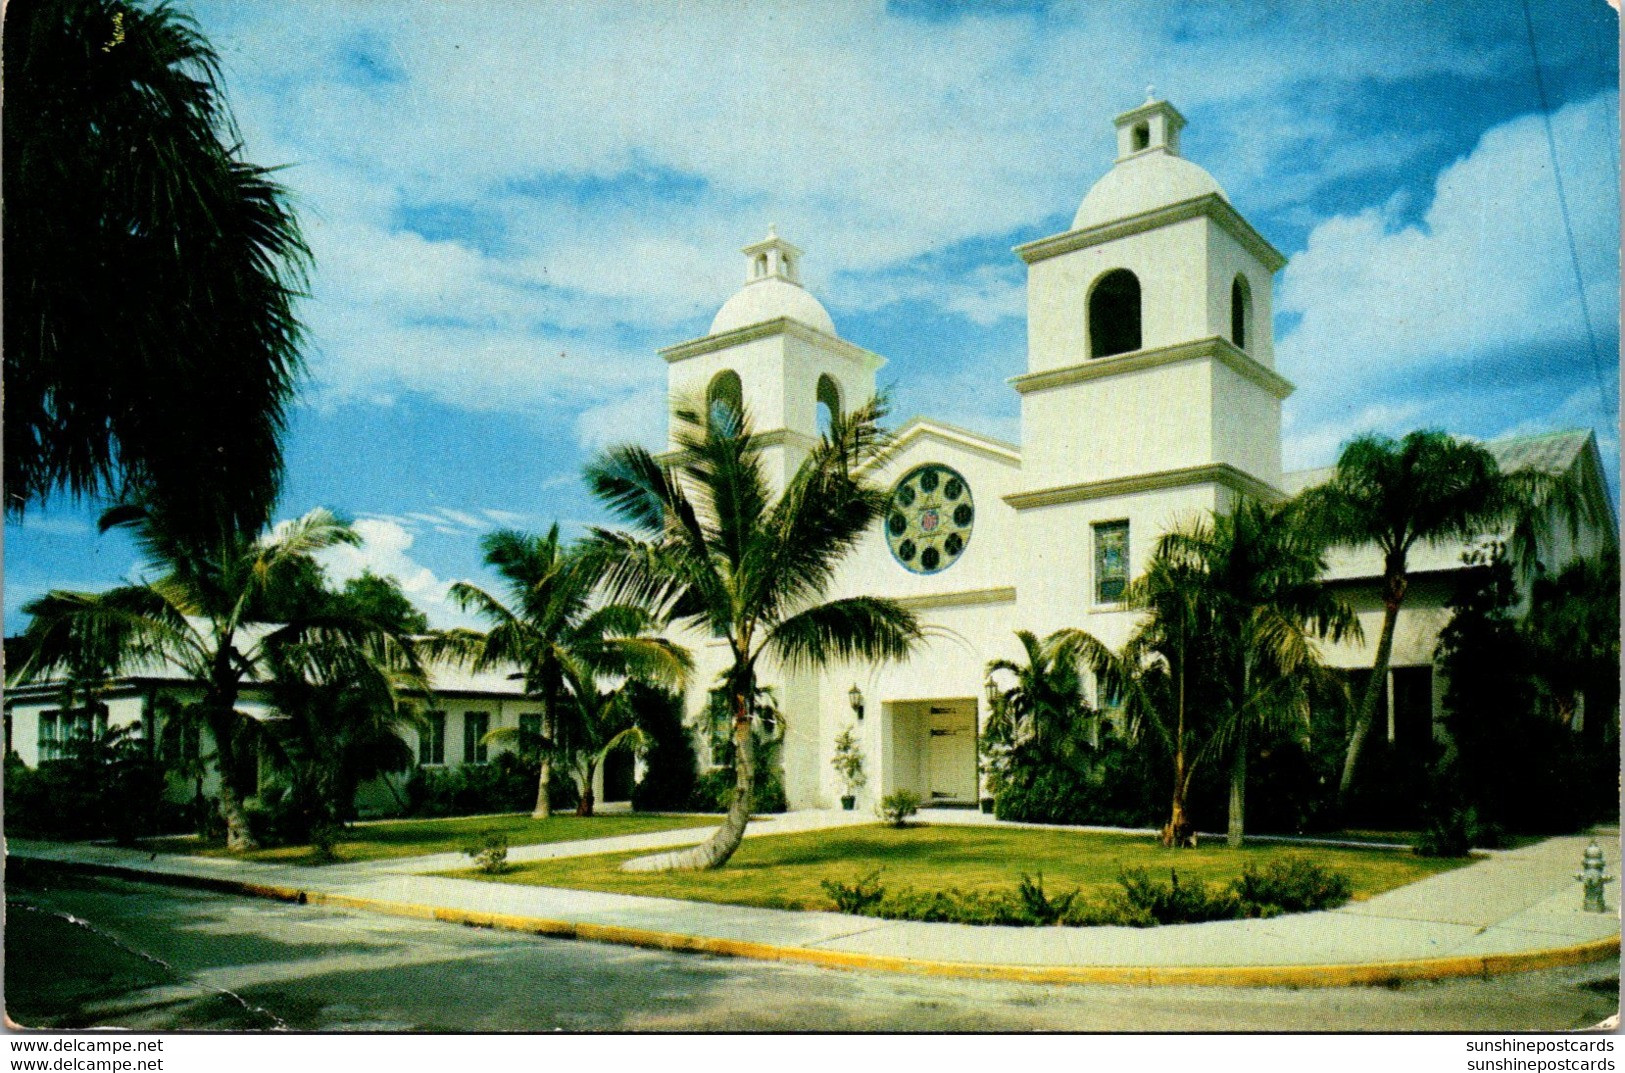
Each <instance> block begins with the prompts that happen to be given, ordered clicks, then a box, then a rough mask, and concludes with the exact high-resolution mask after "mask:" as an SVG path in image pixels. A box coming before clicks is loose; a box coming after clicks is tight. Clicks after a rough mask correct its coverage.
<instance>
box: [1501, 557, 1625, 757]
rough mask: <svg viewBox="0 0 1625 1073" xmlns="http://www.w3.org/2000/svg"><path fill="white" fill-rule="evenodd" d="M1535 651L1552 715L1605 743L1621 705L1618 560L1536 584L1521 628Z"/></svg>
mask: <svg viewBox="0 0 1625 1073" xmlns="http://www.w3.org/2000/svg"><path fill="white" fill-rule="evenodd" d="M1521 628H1522V630H1523V632H1524V635H1525V636H1526V637H1528V639H1529V642H1530V644H1531V645H1532V647H1533V649H1534V666H1535V667H1536V668H1537V670H1536V678H1537V681H1538V684H1539V686H1540V689H1541V692H1542V693H1543V694H1544V696H1545V700H1546V703H1547V705H1548V706H1549V707H1550V708H1551V710H1552V713H1553V715H1555V716H1556V718H1557V719H1558V721H1559V722H1561V723H1563V724H1564V725H1565V726H1572V725H1574V722H1575V717H1576V716H1577V715H1581V712H1582V707H1581V706H1582V705H1583V713H1584V714H1583V716H1582V718H1583V720H1584V733H1585V734H1586V735H1587V736H1588V737H1589V738H1590V739H1591V740H1592V741H1594V742H1596V741H1607V740H1609V737H1610V735H1609V734H1608V732H1607V731H1608V728H1609V727H1610V726H1611V725H1612V724H1613V722H1614V716H1615V714H1616V713H1617V710H1618V705H1619V559H1618V557H1617V556H1616V555H1614V554H1611V553H1604V554H1602V555H1598V556H1596V557H1594V558H1590V559H1576V560H1575V561H1574V562H1572V563H1570V564H1569V565H1568V566H1566V567H1564V568H1563V569H1562V570H1561V571H1560V572H1559V573H1558V574H1557V576H1556V577H1546V576H1542V577H1539V578H1536V579H1535V583H1534V586H1533V587H1532V589H1531V590H1530V606H1529V616H1528V618H1527V619H1525V620H1524V622H1523V624H1522V627H1521Z"/></svg>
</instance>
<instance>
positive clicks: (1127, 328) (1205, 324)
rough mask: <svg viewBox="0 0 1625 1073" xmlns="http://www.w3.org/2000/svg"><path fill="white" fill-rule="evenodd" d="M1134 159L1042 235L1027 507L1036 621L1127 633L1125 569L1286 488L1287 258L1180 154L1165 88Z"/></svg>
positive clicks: (1026, 436) (1121, 139) (1147, 111)
mask: <svg viewBox="0 0 1625 1073" xmlns="http://www.w3.org/2000/svg"><path fill="white" fill-rule="evenodd" d="M1115 122H1116V127H1117V158H1116V161H1115V162H1114V163H1113V166H1112V168H1111V170H1110V171H1108V172H1107V173H1106V174H1105V175H1104V176H1103V177H1102V178H1101V179H1100V181H1099V182H1097V183H1096V184H1095V185H1094V187H1093V188H1092V189H1091V190H1090V191H1089V193H1088V195H1087V196H1086V197H1085V198H1084V199H1083V203H1082V205H1080V206H1079V208H1078V213H1077V216H1076V217H1075V218H1074V220H1073V223H1072V228H1071V229H1070V230H1068V231H1066V232H1064V233H1062V234H1059V235H1054V236H1051V237H1049V238H1045V239H1040V240H1038V241H1036V242H1032V243H1028V244H1027V245H1024V246H1021V247H1019V248H1018V249H1017V251H1016V252H1017V253H1018V254H1019V255H1020V256H1021V258H1022V259H1023V260H1024V261H1026V262H1027V265H1028V286H1027V300H1028V360H1027V372H1026V373H1025V374H1023V375H1021V376H1018V377H1016V378H1015V379H1014V380H1013V381H1012V382H1011V383H1012V386H1014V387H1015V389H1016V391H1017V392H1018V393H1019V394H1020V395H1021V413H1022V485H1023V487H1022V490H1021V491H1019V492H1017V493H1015V494H1013V495H1010V496H1008V497H1007V501H1008V502H1009V503H1010V504H1011V505H1012V506H1013V507H1015V508H1016V510H1017V511H1018V513H1019V516H1020V518H1021V526H1022V532H1023V534H1024V544H1025V547H1026V549H1027V555H1028V557H1029V559H1030V560H1031V569H1032V570H1035V571H1040V572H1041V573H1042V576H1043V577H1045V578H1047V579H1052V580H1050V581H1047V582H1046V584H1044V585H1035V584H1031V583H1029V584H1024V585H1022V586H1021V590H1020V591H1021V602H1022V603H1023V604H1024V605H1027V606H1025V607H1024V608H1023V610H1022V612H1021V618H1022V620H1023V621H1025V622H1029V623H1032V628H1035V629H1041V630H1048V629H1052V628H1055V627H1057V626H1060V625H1075V624H1077V623H1078V622H1079V621H1080V617H1081V614H1089V615H1092V616H1093V615H1098V616H1104V618H1103V619H1097V620H1095V627H1099V628H1104V629H1105V631H1106V633H1107V634H1108V635H1112V634H1116V633H1118V632H1126V629H1127V628H1128V625H1129V623H1130V620H1131V616H1128V615H1126V614H1122V613H1121V612H1122V610H1123V609H1122V608H1121V601H1120V599H1119V597H1120V595H1121V590H1122V585H1123V582H1124V581H1125V579H1127V578H1131V577H1133V576H1135V575H1136V574H1138V573H1139V572H1140V570H1141V569H1143V567H1144V565H1145V562H1146V561H1147V559H1148V558H1149V556H1150V553H1151V550H1152V547H1153V545H1154V544H1155V541H1156V538H1157V537H1158V536H1159V535H1161V534H1162V533H1163V532H1165V531H1167V530H1168V529H1169V528H1170V527H1172V526H1173V525H1176V524H1179V523H1180V522H1181V521H1184V520H1186V519H1190V518H1195V517H1200V516H1202V515H1203V514H1205V513H1206V512H1210V511H1222V510H1224V509H1227V508H1228V506H1229V505H1230V504H1231V503H1233V502H1234V501H1235V499H1236V498H1237V497H1238V496H1241V495H1247V496H1251V497H1254V498H1264V499H1269V498H1274V497H1275V496H1276V495H1278V493H1277V490H1276V488H1277V486H1278V484H1279V483H1280V479H1281V402H1282V400H1283V399H1285V398H1286V397H1287V395H1288V394H1290V393H1291V391H1292V385H1291V384H1290V383H1288V382H1287V381H1286V380H1285V379H1283V378H1282V377H1281V376H1280V375H1279V374H1277V373H1276V372H1275V369H1274V365H1275V355H1274V348H1273V340H1272V333H1271V331H1270V298H1271V287H1272V283H1273V277H1274V274H1275V272H1277V271H1279V270H1280V269H1281V268H1282V267H1283V266H1284V265H1285V263H1286V259H1285V258H1284V257H1283V256H1282V255H1281V254H1280V253H1279V252H1278V251H1277V250H1276V249H1275V248H1274V247H1273V246H1271V245H1270V244H1269V242H1267V241H1266V240H1265V239H1264V238H1263V237H1262V236H1261V235H1259V233H1258V232H1257V231H1255V230H1254V229H1253V227H1252V226H1251V225H1250V224H1249V223H1247V221H1246V220H1245V219H1243V218H1242V216H1241V214H1240V213H1238V212H1237V211H1236V210H1235V209H1234V208H1233V207H1232V206H1231V204H1230V201H1229V199H1228V198H1227V197H1226V196H1225V193H1224V191H1223V190H1222V189H1220V187H1219V184H1218V183H1217V182H1216V181H1214V179H1213V177H1212V176H1211V175H1209V174H1208V173H1207V172H1206V171H1205V170H1203V169H1202V168H1201V167H1199V166H1198V165H1196V164H1194V163H1192V162H1190V161H1189V160H1186V159H1185V158H1184V157H1183V156H1181V155H1180V132H1181V131H1182V130H1183V128H1184V127H1185V118H1184V116H1182V115H1181V114H1180V113H1179V110H1178V109H1176V108H1175V107H1174V106H1173V105H1172V104H1169V103H1168V102H1167V101H1164V100H1158V99H1155V98H1154V97H1152V98H1151V99H1148V100H1147V101H1146V102H1145V103H1144V104H1142V105H1140V106H1139V107H1137V108H1134V109H1131V110H1129V111H1127V112H1124V113H1123V114H1122V115H1120V116H1118V117H1117V119H1116V121H1115Z"/></svg>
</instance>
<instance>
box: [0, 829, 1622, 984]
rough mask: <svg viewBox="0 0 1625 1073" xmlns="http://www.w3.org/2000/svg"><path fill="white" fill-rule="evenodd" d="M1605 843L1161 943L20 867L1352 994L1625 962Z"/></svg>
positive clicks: (405, 866) (710, 944)
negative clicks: (1581, 879) (1368, 987)
mask: <svg viewBox="0 0 1625 1073" xmlns="http://www.w3.org/2000/svg"><path fill="white" fill-rule="evenodd" d="M854 822H872V821H867V820H866V818H860V817H857V816H854V815H852V814H845V815H843V814H841V813H795V814H791V815H790V816H786V817H781V818H778V819H776V820H773V821H767V822H762V823H760V824H753V833H754V834H756V835H757V836H766V835H771V834H777V833H785V832H787V831H789V830H808V829H814V828H818V827H823V826H844V825H845V824H848V823H854ZM970 822H976V821H970ZM983 822H985V821H983ZM706 833H707V832H706V831H705V830H703V829H690V830H684V831H665V832H658V833H655V834H648V835H631V836H624V837H622V838H616V839H603V840H598V841H594V842H576V843H554V844H552V845H545V846H533V847H516V848H515V849H514V850H513V851H512V852H511V854H510V856H511V857H512V858H513V859H515V860H525V859H538V858H541V857H559V856H576V855H582V854H587V853H606V852H617V851H622V850H630V849H644V848H647V849H655V848H660V847H663V846H669V845H681V844H683V843H685V842H693V841H696V840H698V838H700V837H703V836H704V835H705V834H706ZM1588 841H1589V838H1587V837H1583V836H1582V837H1566V838H1553V839H1548V840H1547V841H1545V842H1541V843H1538V844H1536V845H1533V846H1528V847H1525V848H1523V849H1517V850H1509V851H1505V852H1500V853H1496V854H1493V855H1492V856H1490V857H1488V858H1487V859H1485V860H1482V861H1479V862H1477V863H1475V864H1472V865H1469V866H1467V867H1465V868H1460V869H1456V870H1453V871H1450V872H1445V873H1442V874H1439V875H1435V876H1431V877H1429V878H1427V879H1423V880H1420V881H1418V882H1416V883H1413V884H1410V885H1409V886H1405V887H1400V888H1398V889H1397V890H1393V891H1389V892H1388V893H1386V894H1381V895H1378V896H1376V897H1374V898H1371V899H1370V900H1368V901H1364V902H1355V903H1351V904H1349V905H1347V906H1344V907H1343V908H1341V909H1336V910H1331V911H1328V912H1321V913H1304V914H1298V915H1293V916H1286V917H1277V918H1274V919H1270V920H1235V921H1217V922H1213V923H1207V924H1187V925H1179V926H1172V927H1161V928H1143V929H1142V928H1119V927H1099V928H1015V927H980V926H970V925H960V924H926V923H916V922H910V921H889V920H877V919H874V918H871V917H858V916H847V915H844V914H840V913H818V912H785V911H780V910H772V909H756V908H750V907H746V906H729V905H715V904H709V903H700V902H685V901H676V900H671V899H664V898H648V897H640V896H633V895H624V894H606V893H599V892H595V891H573V890H562V889H557V888H551V887H529V886H520V885H513V884H502V883H488V882H477V881H473V880H463V879H449V878H446V877H443V876H432V875H426V874H423V873H425V872H429V871H435V870H441V869H446V868H449V867H459V866H461V865H464V864H466V863H467V859H466V858H465V857H463V856H462V855H460V854H459V855H447V854H440V855H436V856H433V857H417V858H405V859H400V860H393V861H377V862H370V863H367V864H357V865H333V866H329V867H326V868H309V867H300V866H296V865H274V864H256V863H251V862H245V861H232V860H218V859H211V858H202V857H179V856H159V855H155V854H150V853H146V852H142V851H139V850H128V849H118V848H114V847H110V846H86V845H63V844H54V843H38V842H24V841H21V840H12V841H11V842H10V844H9V846H8V852H9V854H10V855H11V856H12V857H15V858H23V859H29V860H41V861H51V862H55V863H58V864H62V865H67V866H69V867H78V868H84V869H89V870H95V871H100V872H110V873H115V874H121V875H125V876H127V877H131V878H143V879H149V880H155V881H158V882H168V883H179V884H184V885H196V886H207V887H211V888H214V889H221V890H228V891H236V892H239V893H246V894H252V895H259V896H264V897H273V898H282V899H287V900H292V901H299V902H310V903H320V904H327V905H334V906H341V907H348V908H355V909H362V910H368V911H375V912H385V913H393V914H398V915H404V916H414V917H421V918H428V919H439V920H446V921H451V922H457V923H464V924H474V925H480V926H488V927H500V928H509V929H513V930H518V931H527V932H533V933H537V934H546V935H562V936H570V937H575V938H581V939H590V940H596V941H603V942H619V943H628V944H632V945H639V946H651V947H659V948H663V949H672V950H693V951H699V952H705V953H712V954H722V955H732V956H741V957H754V958H764V959H769V960H788V961H800V962H806V963H811V964H818V965H826V966H831V967H839V968H854V969H878V970H886V971H900V972H914V973H923V974H930V975H945V976H964V977H977V978H984V979H986V978H998V979H1007V980H1025V981H1045V982H1057V983H1063V982H1076V983H1132V984H1157V983H1169V984H1187V985H1189V984H1213V985H1225V986H1236V985H1279V984H1285V985H1295V986H1334V985H1343V984H1362V983H1383V982H1388V981H1392V980H1401V979H1427V978H1443V977H1448V976H1476V975H1484V974H1492V973H1499V972H1517V971H1524V970H1529V969H1536V968H1549V967H1552V966H1556V965H1569V964H1576V963H1579V962H1583V961H1593V960H1601V959H1604V958H1608V957H1612V956H1617V955H1618V953H1619V949H1620V917H1619V912H1618V902H1617V897H1618V890H1619V888H1618V885H1617V884H1616V885H1610V887H1609V889H1608V894H1609V905H1610V912H1608V913H1586V912H1582V911H1581V908H1580V903H1581V897H1580V887H1579V884H1578V883H1577V882H1576V881H1575V878H1574V875H1575V872H1576V871H1577V870H1578V867H1579V864H1580V859H1581V854H1582V853H1583V851H1584V849H1585V846H1586V844H1587V842H1588ZM1599 841H1601V842H1604V843H1605V850H1604V852H1605V853H1606V854H1607V856H1608V860H1609V871H1610V873H1611V874H1617V867H1618V862H1619V843H1618V839H1617V836H1615V837H1614V839H1613V841H1612V842H1611V843H1608V841H1607V839H1606V838H1600V839H1599Z"/></svg>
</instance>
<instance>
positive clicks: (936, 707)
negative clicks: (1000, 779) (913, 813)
mask: <svg viewBox="0 0 1625 1073" xmlns="http://www.w3.org/2000/svg"><path fill="white" fill-rule="evenodd" d="M926 735H927V736H926V746H925V760H926V763H925V769H926V786H925V791H926V792H925V793H924V794H923V795H922V796H923V797H924V798H925V800H926V802H927V803H929V804H956V805H958V804H970V803H971V802H973V801H975V800H976V702H975V701H955V702H952V703H949V704H933V705H932V706H931V709H930V712H929V713H928V715H927V718H926Z"/></svg>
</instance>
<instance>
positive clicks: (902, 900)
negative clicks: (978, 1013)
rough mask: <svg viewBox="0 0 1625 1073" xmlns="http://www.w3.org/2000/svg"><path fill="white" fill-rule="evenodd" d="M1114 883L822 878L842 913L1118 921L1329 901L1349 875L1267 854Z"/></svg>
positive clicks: (1148, 922)
mask: <svg viewBox="0 0 1625 1073" xmlns="http://www.w3.org/2000/svg"><path fill="white" fill-rule="evenodd" d="M1117 883H1118V889H1117V890H1115V891H1112V892H1110V893H1109V894H1107V895H1105V896H1097V897H1093V898H1086V897H1084V896H1083V895H1082V893H1081V892H1080V891H1079V890H1078V889H1077V888H1073V889H1072V890H1070V891H1065V892H1062V893H1060V894H1050V893H1048V892H1046V891H1045V890H1044V877H1043V875H1042V874H1040V875H1038V876H1037V877H1036V878H1034V877H1032V876H1028V875H1023V876H1022V877H1021V881H1020V882H1019V883H1018V884H1017V885H1016V886H1015V887H1014V888H1013V889H1009V890H992V891H989V890H968V891H967V890H960V889H959V888H957V887H948V888H944V889H941V890H915V889H912V888H903V889H901V890H896V891H888V890H887V889H886V887H885V885H884V884H883V883H881V881H880V872H879V871H878V870H877V871H874V872H869V873H867V874H865V875H862V876H859V877H858V878H857V879H856V880H855V881H854V882H852V883H842V882H840V881H839V880H828V879H826V880H824V881H823V883H822V884H821V886H822V887H823V888H824V893H826V894H827V895H829V897H830V900H831V901H833V902H834V903H835V908H836V909H837V910H838V911H839V912H842V913H853V914H856V915H858V916H870V917H880V918H881V919H884V920H918V921H929V922H940V923H950V924H1005V925H1014V926H1017V927H1044V926H1049V925H1065V926H1068V927H1100V926H1117V927H1130V928H1150V927H1156V926H1157V925H1161V924H1196V923H1202V922H1204V921H1210V920H1241V919H1245V918H1248V917H1274V916H1280V915H1282V914H1284V913H1307V912H1313V911H1315V910H1320V909H1334V908H1336V907H1337V906H1340V905H1342V904H1344V903H1345V902H1347V901H1348V900H1349V896H1350V893H1351V891H1352V883H1351V882H1350V880H1349V877H1348V876H1347V875H1345V874H1343V873H1341V872H1337V871H1334V870H1331V869H1328V868H1325V867H1323V866H1321V865H1318V864H1316V863H1315V862H1313V861H1311V860H1309V859H1307V858H1304V857H1288V858H1285V859H1283V860H1276V861H1272V862H1271V863H1270V864H1269V865H1267V866H1266V867H1264V868H1262V869H1258V868H1255V867H1254V866H1252V865H1249V866H1248V867H1247V868H1246V869H1244V870H1243V871H1242V874H1241V876H1239V877H1238V878H1236V879H1234V880H1232V881H1231V882H1230V883H1228V884H1222V885H1221V884H1215V883H1202V882H1195V883H1192V882H1189V881H1186V882H1181V881H1180V878H1179V872H1178V871H1177V870H1175V869H1169V870H1168V879H1167V881H1166V882H1165V881H1162V880H1156V879H1152V878H1151V877H1150V875H1149V874H1147V873H1146V871H1145V870H1144V869H1138V868H1137V869H1132V870H1130V871H1125V872H1122V873H1120V874H1119V875H1118V877H1117Z"/></svg>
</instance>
